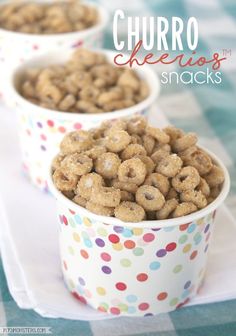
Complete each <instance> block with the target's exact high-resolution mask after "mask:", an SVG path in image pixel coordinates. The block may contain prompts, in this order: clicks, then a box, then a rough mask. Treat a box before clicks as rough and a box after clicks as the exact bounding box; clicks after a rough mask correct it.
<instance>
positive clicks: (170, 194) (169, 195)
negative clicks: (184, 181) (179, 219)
mask: <svg viewBox="0 0 236 336" xmlns="http://www.w3.org/2000/svg"><path fill="white" fill-rule="evenodd" d="M163 195H164V193H163ZM172 198H175V199H177V200H178V198H179V195H178V193H177V191H176V190H175V189H174V188H170V190H169V191H168V193H167V195H166V200H170V199H172Z"/></svg>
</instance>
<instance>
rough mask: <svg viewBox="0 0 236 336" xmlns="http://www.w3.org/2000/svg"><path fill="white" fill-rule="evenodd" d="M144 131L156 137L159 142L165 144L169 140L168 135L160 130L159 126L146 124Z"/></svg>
mask: <svg viewBox="0 0 236 336" xmlns="http://www.w3.org/2000/svg"><path fill="white" fill-rule="evenodd" d="M146 133H147V134H149V135H151V136H152V137H153V138H154V139H156V140H157V141H158V142H160V143H163V144H166V143H168V142H169V141H170V137H169V135H168V134H166V133H165V132H163V131H162V130H160V129H159V128H156V127H151V126H147V127H146Z"/></svg>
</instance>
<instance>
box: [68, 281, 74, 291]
mask: <svg viewBox="0 0 236 336" xmlns="http://www.w3.org/2000/svg"><path fill="white" fill-rule="evenodd" d="M68 287H69V288H70V289H74V288H75V283H74V281H73V280H72V279H69V280H68Z"/></svg>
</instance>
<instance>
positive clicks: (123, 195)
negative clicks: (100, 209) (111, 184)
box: [120, 190, 134, 202]
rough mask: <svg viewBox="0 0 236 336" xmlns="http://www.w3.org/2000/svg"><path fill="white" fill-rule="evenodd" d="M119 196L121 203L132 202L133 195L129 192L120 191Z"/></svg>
mask: <svg viewBox="0 0 236 336" xmlns="http://www.w3.org/2000/svg"><path fill="white" fill-rule="evenodd" d="M120 196H121V201H129V202H133V201H134V195H133V194H132V193H131V192H128V191H126V190H121V191H120Z"/></svg>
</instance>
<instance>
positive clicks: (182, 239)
mask: <svg viewBox="0 0 236 336" xmlns="http://www.w3.org/2000/svg"><path fill="white" fill-rule="evenodd" d="M187 239H188V236H187V235H186V234H184V235H182V236H181V237H180V238H179V243H180V244H184V243H185V242H186V241H187Z"/></svg>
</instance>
